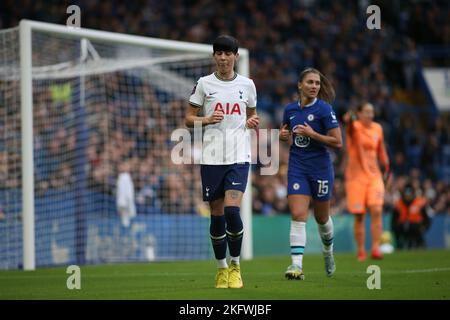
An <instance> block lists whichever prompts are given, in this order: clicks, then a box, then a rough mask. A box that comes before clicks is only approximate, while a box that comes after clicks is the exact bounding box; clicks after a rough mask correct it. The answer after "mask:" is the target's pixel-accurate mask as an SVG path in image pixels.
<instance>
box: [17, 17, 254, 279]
mask: <svg viewBox="0 0 450 320" xmlns="http://www.w3.org/2000/svg"><path fill="white" fill-rule="evenodd" d="M33 31H40V32H46V33H55V34H60V35H64V36H67V37H73V38H78V39H80V42H81V41H83V39H88V40H98V41H103V42H110V43H116V44H125V45H137V46H141V47H151V48H160V49H166V50H177V51H180V50H181V51H184V52H186V53H209V54H212V52H213V50H212V45H207V44H197V43H190V42H183V41H175V40H166V39H158V38H151V37H144V36H137V35H128V34H123V33H115V32H109V31H100V30H94V29H88V28H77V27H71V26H64V25H58V24H52V23H47V22H38V21H32V20H26V19H24V20H21V21H20V23H19V41H20V98H21V100H20V101H21V102H20V103H21V106H20V110H21V111H20V112H21V120H20V121H21V157H22V168H21V170H22V178H21V183H22V221H23V226H22V238H23V270H25V271H28V270H35V269H36V257H35V212H34V161H33V159H34V158H33V78H32V32H33ZM237 72H238V73H239V74H241V75H243V76H246V77H248V76H249V51H248V50H247V49H245V48H239V62H238V65H237ZM186 99H188V97H186ZM251 193H252V188H251V177H250V175H249V178H248V181H247V188H246V192H245V193H244V197H243V200H242V206H241V208H242V210H241V212H242V214H241V215H242V220H243V224H244V238H243V243H242V259H244V260H249V259H252V258H253V241H252V238H253V235H252V204H251V203H252V200H251V199H252V194H251Z"/></svg>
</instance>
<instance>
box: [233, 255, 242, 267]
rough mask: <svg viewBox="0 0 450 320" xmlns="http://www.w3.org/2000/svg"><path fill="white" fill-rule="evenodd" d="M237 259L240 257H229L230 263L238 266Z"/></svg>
mask: <svg viewBox="0 0 450 320" xmlns="http://www.w3.org/2000/svg"><path fill="white" fill-rule="evenodd" d="M239 258H240V256H237V257H231V261H233V262H234V263H235V264H237V265H239Z"/></svg>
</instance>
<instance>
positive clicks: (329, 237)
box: [317, 217, 334, 254]
mask: <svg viewBox="0 0 450 320" xmlns="http://www.w3.org/2000/svg"><path fill="white" fill-rule="evenodd" d="M317 225H318V227H319V235H320V238H321V239H322V252H323V253H324V254H331V253H333V236H334V228H333V220H331V217H329V218H328V221H327V222H326V223H325V224H317Z"/></svg>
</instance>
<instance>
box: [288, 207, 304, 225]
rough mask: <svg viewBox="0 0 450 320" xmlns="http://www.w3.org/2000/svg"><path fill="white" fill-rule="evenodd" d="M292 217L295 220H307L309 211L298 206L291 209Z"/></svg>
mask: <svg viewBox="0 0 450 320" xmlns="http://www.w3.org/2000/svg"><path fill="white" fill-rule="evenodd" d="M291 218H292V220H294V221H302V222H306V220H307V219H308V211H305V210H301V209H297V208H295V209H291Z"/></svg>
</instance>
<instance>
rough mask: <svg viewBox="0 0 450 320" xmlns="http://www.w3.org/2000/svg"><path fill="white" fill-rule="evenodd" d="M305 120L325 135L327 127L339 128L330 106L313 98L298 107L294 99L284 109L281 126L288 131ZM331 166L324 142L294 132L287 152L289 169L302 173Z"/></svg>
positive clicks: (322, 169) (317, 170)
mask: <svg viewBox="0 0 450 320" xmlns="http://www.w3.org/2000/svg"><path fill="white" fill-rule="evenodd" d="M305 123H308V124H309V125H310V126H311V127H312V128H313V129H314V131H316V132H317V133H320V134H323V135H326V134H327V132H328V130H330V129H333V128H337V127H339V123H338V121H337V119H336V115H335V113H334V111H333V108H332V107H331V105H329V104H328V103H327V102H326V101H323V100H321V99H318V98H315V99H314V101H313V102H311V103H310V104H308V105H306V106H304V107H303V108H302V107H301V106H300V102H298V101H295V102H292V103H290V104H288V105H287V106H286V107H285V109H284V115H283V125H284V124H287V125H288V127H289V129H290V130H294V129H295V127H296V126H297V125H300V124H302V125H304V124H305ZM330 167H331V168H332V163H331V156H330V152H329V151H328V149H327V147H326V145H324V144H323V143H320V142H318V141H315V140H314V139H311V138H310V137H307V136H302V135H298V134H295V133H293V142H292V145H291V148H290V154H289V169H290V170H294V171H298V172H299V173H300V172H305V173H311V172H321V171H324V170H329V169H330Z"/></svg>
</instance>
